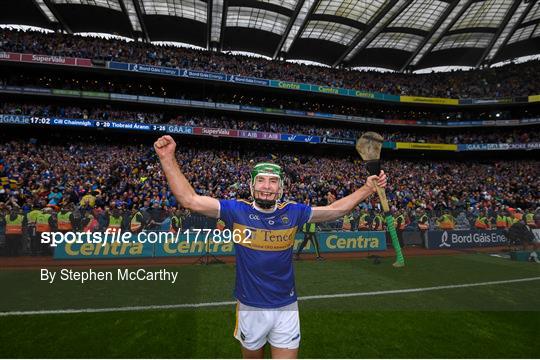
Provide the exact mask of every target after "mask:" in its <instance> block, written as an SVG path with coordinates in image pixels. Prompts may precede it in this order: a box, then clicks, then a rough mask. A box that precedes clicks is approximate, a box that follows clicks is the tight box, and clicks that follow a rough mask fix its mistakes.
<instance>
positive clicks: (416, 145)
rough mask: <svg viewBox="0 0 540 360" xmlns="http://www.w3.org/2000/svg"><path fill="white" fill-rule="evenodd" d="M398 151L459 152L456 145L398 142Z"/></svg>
mask: <svg viewBox="0 0 540 360" xmlns="http://www.w3.org/2000/svg"><path fill="white" fill-rule="evenodd" d="M396 149H398V150H399V149H412V150H442V151H457V149H458V147H457V145H456V144H429V143H425V144H424V143H409V142H396Z"/></svg>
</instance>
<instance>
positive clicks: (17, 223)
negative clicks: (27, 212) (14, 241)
mask: <svg viewBox="0 0 540 360" xmlns="http://www.w3.org/2000/svg"><path fill="white" fill-rule="evenodd" d="M23 220H24V216H22V215H20V214H18V215H17V217H16V218H15V219H13V220H11V216H10V215H6V235H22V233H23V228H22V224H23Z"/></svg>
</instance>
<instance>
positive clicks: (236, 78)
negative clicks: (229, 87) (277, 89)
mask: <svg viewBox="0 0 540 360" xmlns="http://www.w3.org/2000/svg"><path fill="white" fill-rule="evenodd" d="M229 81H232V82H235V83H239V84H249V85H259V86H269V85H270V80H268V79H259V78H253V77H249V76H240V75H232V76H231V77H230V79H229Z"/></svg>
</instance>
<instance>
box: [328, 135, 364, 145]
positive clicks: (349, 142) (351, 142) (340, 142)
mask: <svg viewBox="0 0 540 360" xmlns="http://www.w3.org/2000/svg"><path fill="white" fill-rule="evenodd" d="M321 142H322V143H323V144H333V145H351V146H354V145H355V144H356V141H355V140H354V139H341V138H333V137H329V136H324V137H323V138H322V141H321Z"/></svg>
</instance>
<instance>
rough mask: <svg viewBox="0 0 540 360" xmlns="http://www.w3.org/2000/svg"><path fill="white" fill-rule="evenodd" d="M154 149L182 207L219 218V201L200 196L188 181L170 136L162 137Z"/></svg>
mask: <svg viewBox="0 0 540 360" xmlns="http://www.w3.org/2000/svg"><path fill="white" fill-rule="evenodd" d="M154 149H155V150H156V153H157V154H158V157H159V161H160V163H161V167H162V168H163V172H164V173H165V176H166V177H167V181H168V183H169V187H170V188H171V191H172V193H173V194H174V196H175V197H176V200H177V201H178V202H179V203H180V205H182V206H183V207H185V208H186V209H189V210H191V211H194V212H197V213H199V214H203V215H205V216H210V217H213V218H217V217H218V216H219V201H218V200H217V199H214V198H211V197H209V196H201V195H198V194H197V193H196V192H195V190H194V189H193V187H192V186H191V184H190V183H189V182H188V181H187V179H186V177H185V176H184V174H182V171H181V170H180V166H178V162H177V161H176V158H175V155H174V153H175V150H176V143H175V142H174V139H173V138H172V137H171V136H169V135H165V136H162V137H160V138H159V139H157V141H156V142H155V143H154Z"/></svg>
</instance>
